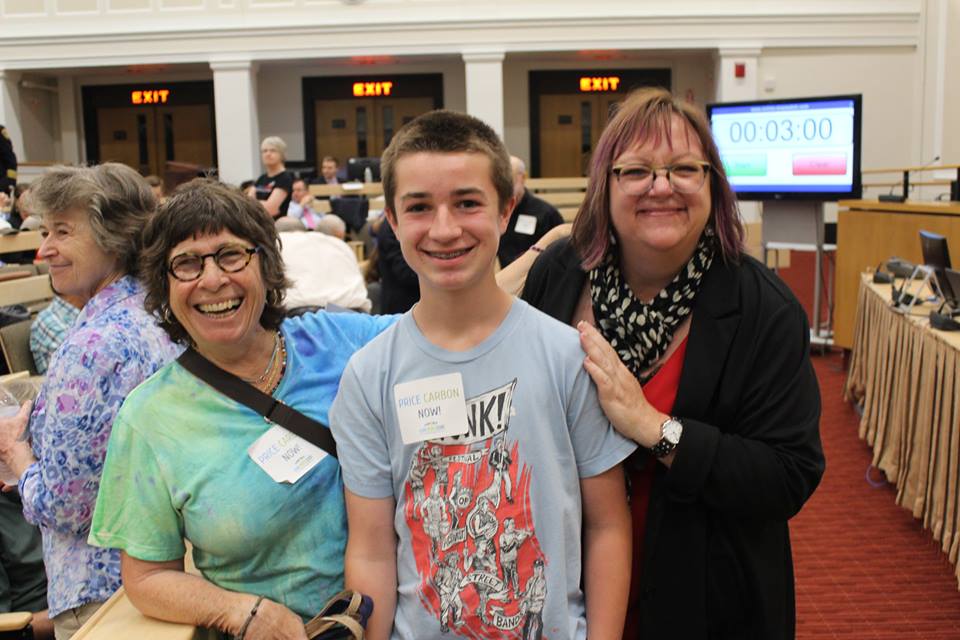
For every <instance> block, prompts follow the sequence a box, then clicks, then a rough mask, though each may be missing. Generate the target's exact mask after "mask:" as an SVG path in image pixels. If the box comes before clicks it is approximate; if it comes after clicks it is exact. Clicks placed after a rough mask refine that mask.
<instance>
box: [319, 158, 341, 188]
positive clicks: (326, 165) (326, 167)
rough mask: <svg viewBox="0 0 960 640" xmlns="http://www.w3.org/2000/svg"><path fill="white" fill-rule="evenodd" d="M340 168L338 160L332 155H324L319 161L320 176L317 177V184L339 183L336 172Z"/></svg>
mask: <svg viewBox="0 0 960 640" xmlns="http://www.w3.org/2000/svg"><path fill="white" fill-rule="evenodd" d="M339 170H340V162H339V161H338V160H337V159H336V158H334V157H333V156H324V157H323V160H321V161H320V177H319V178H317V184H339V183H340V176H339V175H337V172H338V171H339Z"/></svg>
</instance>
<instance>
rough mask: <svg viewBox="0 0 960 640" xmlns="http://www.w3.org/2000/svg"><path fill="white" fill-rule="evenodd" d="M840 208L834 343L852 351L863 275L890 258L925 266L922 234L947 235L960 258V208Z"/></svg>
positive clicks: (851, 204) (845, 203) (852, 204)
mask: <svg viewBox="0 0 960 640" xmlns="http://www.w3.org/2000/svg"><path fill="white" fill-rule="evenodd" d="M839 207H840V209H839V211H838V212H837V272H836V273H837V275H836V288H835V291H836V298H835V300H836V302H835V304H834V314H833V331H834V335H833V343H834V344H835V345H837V346H839V347H843V348H844V349H850V348H852V347H853V323H854V318H855V316H856V312H857V287H858V286H859V284H860V277H859V276H860V274H861V273H863V271H864V270H865V269H871V270H872V269H875V268H876V267H877V265H878V264H880V263H881V262H886V260H887V258H889V257H890V256H899V257H901V258H903V259H905V260H909V261H910V262H913V263H917V262H921V261H922V257H921V254H920V235H919V232H920V230H921V229H925V230H927V231H933V232H934V233H939V234H942V235H944V236H947V237H948V238H949V239H950V245H951V247H956V249H954V253H955V255H957V256H960V250H958V249H960V203H958V202H909V201H908V202H876V201H870V200H841V201H840V203H839ZM957 259H958V258H956V257H955V258H954V260H957ZM954 266H955V267H956V266H960V265H956V264H955V265H954Z"/></svg>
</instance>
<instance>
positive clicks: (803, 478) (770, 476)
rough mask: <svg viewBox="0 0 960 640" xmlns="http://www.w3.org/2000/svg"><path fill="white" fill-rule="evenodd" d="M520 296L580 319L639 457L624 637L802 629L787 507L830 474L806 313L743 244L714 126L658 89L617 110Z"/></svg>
mask: <svg viewBox="0 0 960 640" xmlns="http://www.w3.org/2000/svg"><path fill="white" fill-rule="evenodd" d="M523 297H524V299H526V300H527V301H529V302H531V303H532V304H534V305H535V306H537V307H538V308H540V309H541V310H543V311H546V312H547V313H549V314H551V315H553V316H554V317H556V318H558V319H561V320H563V321H565V322H568V323H570V324H573V325H575V326H577V327H578V328H579V330H580V333H581V342H582V344H583V346H584V351H585V352H586V354H587V358H586V359H585V363H584V367H585V368H586V369H587V371H588V372H589V373H590V374H591V376H592V377H593V379H594V381H595V382H596V383H597V388H598V391H599V394H600V400H601V403H602V404H603V406H604V410H605V411H606V412H607V416H608V417H609V418H610V420H611V422H612V423H613V425H614V426H615V427H616V428H617V429H618V430H619V431H620V432H621V433H623V434H624V435H626V436H628V437H630V438H633V439H634V440H635V441H636V442H637V443H638V444H640V445H641V447H640V449H638V453H637V454H635V456H634V458H633V459H632V460H631V464H630V465H629V468H628V474H629V480H630V485H631V512H632V515H633V521H634V540H635V544H634V558H633V559H632V562H633V568H634V575H633V579H632V582H631V592H630V605H629V611H628V616H627V623H626V628H625V632H624V637H625V638H645V639H659V638H666V637H673V638H682V639H700V638H704V639H707V638H709V639H729V640H749V639H754V638H756V639H758V640H773V639H778V640H779V639H790V638H793V637H794V628H795V606H794V586H793V561H792V557H791V551H790V539H789V531H788V526H787V521H788V520H789V518H791V517H792V516H793V515H795V514H796V513H797V512H799V510H800V509H801V507H802V506H803V504H804V502H805V501H806V500H807V499H808V498H809V497H810V495H811V494H812V493H813V491H814V489H815V488H816V486H817V484H818V483H819V481H820V477H821V475H822V474H823V470H824V457H823V450H822V447H821V444H820V435H819V419H820V395H819V389H818V386H817V380H816V377H815V375H814V372H813V368H812V366H811V364H810V359H809V329H808V326H807V320H806V316H805V313H804V311H803V309H802V308H801V306H800V304H799V303H798V302H797V300H796V299H795V298H794V297H793V295H792V294H791V293H790V291H789V290H788V289H787V287H786V286H784V285H783V283H782V282H780V280H779V279H777V278H776V276H774V275H773V274H772V273H771V272H770V271H769V270H768V269H766V268H765V267H764V266H763V265H761V264H760V263H758V262H757V261H755V260H753V259H752V258H750V257H749V256H747V255H745V254H744V252H743V227H742V224H741V222H740V219H739V214H738V212H737V208H736V200H735V198H734V195H733V193H732V191H731V189H730V186H729V184H728V183H727V179H726V175H725V173H724V168H723V165H722V163H721V161H720V157H719V153H718V152H717V148H716V144H715V143H714V141H713V139H712V137H711V134H710V129H709V125H708V124H707V122H706V119H705V118H704V116H703V114H702V113H701V112H700V111H699V110H697V109H696V108H695V107H693V106H691V105H689V104H687V103H685V102H681V101H679V100H675V99H674V98H673V97H672V96H671V95H670V94H669V93H668V92H667V91H664V90H662V89H643V90H640V91H638V92H636V93H634V94H631V96H629V97H628V98H627V99H626V100H625V101H624V103H623V104H622V105H621V106H620V108H619V110H618V111H617V112H616V114H615V115H614V116H613V117H612V118H611V120H610V122H609V123H608V125H607V127H606V129H605V130H604V132H603V134H602V135H601V138H600V140H599V142H598V144H597V148H596V150H595V152H594V155H593V158H592V161H591V171H590V181H589V186H588V188H587V193H586V197H585V199H584V204H583V207H582V208H581V210H580V212H579V214H578V216H577V218H576V222H575V223H574V228H573V234H572V237H571V240H570V241H569V242H566V241H562V242H557V243H555V244H554V245H553V246H551V247H550V248H549V249H548V250H547V251H546V252H544V254H543V255H542V256H540V258H539V259H538V260H537V262H536V263H535V265H534V266H533V268H532V269H531V272H530V275H529V277H528V279H527V282H526V286H525V289H524V292H523Z"/></svg>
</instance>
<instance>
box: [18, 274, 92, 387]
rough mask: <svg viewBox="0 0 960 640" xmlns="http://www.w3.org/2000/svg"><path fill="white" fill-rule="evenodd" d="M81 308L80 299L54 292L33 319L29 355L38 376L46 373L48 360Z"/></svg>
mask: <svg viewBox="0 0 960 640" xmlns="http://www.w3.org/2000/svg"><path fill="white" fill-rule="evenodd" d="M51 280H52V279H51ZM52 286H53V284H52V282H51V287H52ZM82 308H83V298H82V297H78V296H64V295H61V294H58V293H56V292H54V295H53V300H51V301H50V304H48V305H47V306H46V307H44V309H43V310H42V311H40V313H38V314H37V317H36V318H34V320H33V324H31V325H30V353H31V354H33V364H34V365H35V366H36V368H37V373H38V374H40V375H45V374H46V373H47V364H48V363H49V362H50V358H51V357H52V356H53V354H54V353H55V352H56V350H57V349H59V348H60V345H61V344H63V341H64V340H65V339H66V337H67V333H68V332H69V331H70V329H71V328H72V327H73V325H74V323H75V322H76V320H77V316H78V315H80V310H81V309H82Z"/></svg>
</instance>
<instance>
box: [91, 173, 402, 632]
mask: <svg viewBox="0 0 960 640" xmlns="http://www.w3.org/2000/svg"><path fill="white" fill-rule="evenodd" d="M294 235H302V236H314V237H315V238H316V239H318V240H319V241H321V242H324V241H332V240H331V239H330V238H326V237H324V236H318V235H316V234H311V233H301V234H294ZM144 243H145V245H146V248H145V250H144V253H143V259H142V273H143V278H144V283H145V286H146V288H147V298H146V307H147V309H148V310H150V312H151V313H154V314H155V315H156V317H157V318H158V319H159V321H160V323H161V326H162V327H163V330H165V331H166V332H167V333H168V334H169V335H170V337H171V338H172V339H174V340H176V341H177V342H179V343H181V344H184V345H187V344H189V345H191V346H192V348H193V349H195V350H196V352H197V353H198V354H199V355H201V356H202V357H204V358H206V359H207V360H209V361H210V362H212V363H213V364H215V365H216V366H218V367H220V368H221V369H223V370H225V371H226V372H228V373H231V374H233V375H235V376H237V377H239V378H241V379H242V380H244V381H245V382H246V383H247V384H249V385H251V386H252V387H255V388H256V389H258V390H260V391H261V392H262V393H265V394H267V395H270V396H273V397H274V398H276V399H277V401H279V402H282V403H284V404H286V405H287V406H290V407H293V408H295V409H297V410H298V411H300V412H302V413H304V414H305V415H307V416H309V417H310V418H312V419H313V420H314V421H317V422H320V423H326V422H327V420H328V418H327V412H328V409H329V406H330V403H331V402H332V401H333V397H334V395H335V394H336V392H337V386H338V384H339V382H340V375H341V373H342V372H343V367H344V366H345V365H346V362H347V359H348V358H349V357H350V355H352V354H353V352H354V351H355V350H356V349H358V348H359V347H360V346H362V345H363V344H366V342H368V341H369V340H371V339H372V338H373V337H374V336H376V335H377V334H378V333H379V332H380V331H382V330H383V329H384V328H385V327H386V326H388V325H389V324H391V323H392V322H394V318H377V317H373V316H368V315H366V314H363V313H325V312H318V313H306V314H303V315H300V316H297V317H291V318H285V314H286V309H285V305H284V300H285V296H286V290H287V285H288V281H287V279H286V277H285V275H284V265H283V259H282V257H281V249H280V242H279V238H278V235H277V227H276V224H274V222H273V220H271V219H270V217H269V216H267V215H266V214H265V213H264V212H263V210H262V209H261V208H260V207H259V206H258V205H257V204H256V203H254V202H251V201H250V200H249V199H247V198H245V197H244V196H243V195H241V194H239V193H238V192H237V191H236V190H235V189H232V188H230V187H227V186H224V185H221V184H218V183H215V182H211V181H208V180H194V181H191V182H188V183H187V184H185V185H182V186H181V187H179V188H178V189H177V191H176V192H174V194H173V195H172V196H171V197H170V199H169V200H168V201H167V203H166V205H164V206H163V207H162V208H161V209H160V211H159V212H158V213H157V215H156V216H155V217H154V218H153V219H152V220H151V221H150V222H149V224H148V225H147V228H146V230H145V232H144ZM316 428H317V429H324V428H325V427H323V426H320V425H317V427H316ZM284 434H288V432H286V431H284V430H282V429H280V428H279V427H275V426H272V425H271V424H270V423H268V422H267V421H265V420H264V419H263V417H261V416H260V415H259V414H258V413H256V412H254V411H253V410H252V409H250V408H248V407H247V406H245V405H242V404H240V403H237V402H235V401H234V400H231V399H230V398H228V397H227V396H225V395H223V394H222V393H220V391H218V390H217V389H215V388H214V387H212V386H210V385H209V384H207V383H204V382H202V381H201V380H199V379H198V378H197V377H195V376H194V375H193V374H192V373H190V372H189V371H187V369H185V368H184V367H183V366H182V365H181V364H180V363H179V362H173V363H171V364H170V365H169V366H167V367H164V368H163V369H161V370H160V371H159V372H158V373H157V374H156V375H154V376H153V377H151V378H150V379H149V380H148V381H146V382H145V383H144V384H142V385H140V387H139V388H138V389H137V390H136V391H135V392H134V393H132V394H131V395H130V397H129V398H128V399H127V401H126V402H125V403H124V405H123V408H122V409H121V411H120V414H119V415H118V416H117V425H116V428H115V429H114V432H113V435H112V436H111V439H110V447H109V452H108V454H107V459H106V462H105V463H104V471H103V476H104V481H103V483H102V484H101V487H100V495H99V497H98V499H97V505H96V512H95V513H94V515H93V524H92V526H91V533H90V541H91V542H92V543H93V544H96V545H100V546H103V547H108V548H111V547H112V548H117V549H120V550H121V553H122V564H123V584H124V588H125V589H126V593H127V595H128V596H129V598H130V600H131V602H132V603H133V604H134V606H136V607H137V608H139V609H140V610H141V611H142V612H144V613H145V614H146V615H149V616H153V617H155V618H160V619H162V620H171V621H175V622H184V623H189V624H194V625H199V626H204V627H213V628H217V629H219V630H221V631H225V632H227V633H229V634H232V635H234V636H242V637H243V638H244V640H264V639H271V640H274V639H275V640H306V637H307V636H306V633H305V631H304V621H305V620H308V619H309V618H311V617H313V616H314V615H315V614H316V613H317V612H318V611H319V610H320V607H321V606H322V605H323V604H324V602H325V601H326V600H327V599H328V598H330V597H331V596H333V595H334V594H336V593H337V592H339V591H340V590H341V589H342V588H343V553H344V546H345V544H346V536H347V531H346V513H345V510H344V503H343V483H342V480H341V477H340V465H339V464H338V462H337V460H336V458H334V457H333V456H323V457H317V458H314V459H313V461H312V464H311V465H310V466H307V467H304V468H302V469H296V468H295V469H291V467H290V466H282V467H280V468H278V467H276V466H272V467H271V466H269V464H268V463H267V459H268V458H269V455H268V452H269V451H271V450H272V446H274V445H275V446H277V447H281V446H282V442H281V440H280V439H283V438H286V437H287V435H284ZM255 443H258V444H259V446H260V447H261V448H260V449H259V450H258V451H259V452H258V453H256V454H254V453H252V452H251V451H250V448H251V446H252V445H254V444H255ZM303 444H304V446H306V443H303ZM272 461H273V464H274V465H283V460H282V459H280V456H275V457H274V458H273V460H272ZM300 472H302V473H300ZM293 475H295V479H293V480H291V479H290V478H291V476H293ZM147 478H148V479H149V481H144V479H147ZM184 538H186V539H188V540H189V541H190V542H192V543H193V560H194V562H195V564H196V567H197V569H198V570H199V571H200V574H201V575H192V574H188V573H186V572H185V571H184V554H185V553H186V547H185V546H184ZM254 610H256V612H255V613H253V612H254Z"/></svg>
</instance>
